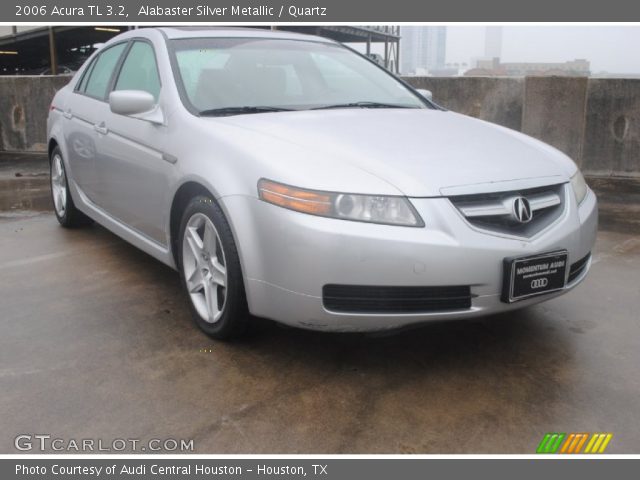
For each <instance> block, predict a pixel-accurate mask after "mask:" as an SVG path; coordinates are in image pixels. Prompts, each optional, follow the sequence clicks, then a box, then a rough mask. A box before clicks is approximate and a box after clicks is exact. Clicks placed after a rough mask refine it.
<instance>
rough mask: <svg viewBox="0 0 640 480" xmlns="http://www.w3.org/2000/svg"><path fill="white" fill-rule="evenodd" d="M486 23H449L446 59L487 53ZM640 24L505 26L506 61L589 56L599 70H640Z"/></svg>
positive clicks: (593, 67)
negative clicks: (458, 24) (632, 25)
mask: <svg viewBox="0 0 640 480" xmlns="http://www.w3.org/2000/svg"><path fill="white" fill-rule="evenodd" d="M484 34H485V27H482V26H453V27H447V59H446V61H447V63H468V64H469V63H470V62H471V61H472V58H474V57H482V56H483V55H484ZM639 49H640V27H624V26H619V27H599V26H593V27H591V26H585V27H580V26H558V27H555V26H554V27H542V26H541V27H535V26H532V27H528V26H508V27H507V26H505V27H502V61H503V62H564V61H566V60H573V59H575V58H586V59H587V60H589V61H590V62H591V71H592V72H593V73H598V72H601V71H607V72H609V73H634V74H639V73H640V51H639Z"/></svg>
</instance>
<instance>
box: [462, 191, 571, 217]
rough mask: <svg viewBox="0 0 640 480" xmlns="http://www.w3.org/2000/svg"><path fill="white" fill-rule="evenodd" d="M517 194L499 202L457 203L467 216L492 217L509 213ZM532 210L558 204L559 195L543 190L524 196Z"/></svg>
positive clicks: (559, 201)
mask: <svg viewBox="0 0 640 480" xmlns="http://www.w3.org/2000/svg"><path fill="white" fill-rule="evenodd" d="M518 196H519V195H512V196H509V197H507V198H505V199H504V200H502V201H501V202H500V201H498V202H487V203H469V204H465V203H461V204H459V205H457V207H458V209H459V210H460V211H461V212H462V214H463V215H464V216H465V217H467V218H469V217H492V216H495V215H511V210H512V204H513V200H514V199H515V198H517V197H518ZM526 198H527V200H529V204H530V205H531V210H532V211H534V212H535V211H537V210H542V209H545V208H549V207H554V206H556V205H560V203H561V200H560V195H558V194H557V193H553V192H543V193H539V194H534V195H531V196H528V197H526Z"/></svg>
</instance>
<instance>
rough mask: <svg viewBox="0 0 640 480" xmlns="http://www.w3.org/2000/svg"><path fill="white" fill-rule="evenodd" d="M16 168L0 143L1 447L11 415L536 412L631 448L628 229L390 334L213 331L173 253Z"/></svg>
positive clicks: (255, 427)
mask: <svg viewBox="0 0 640 480" xmlns="http://www.w3.org/2000/svg"><path fill="white" fill-rule="evenodd" d="M19 170H20V171H14V170H12V168H10V167H8V166H7V165H4V166H3V165H2V164H1V162H0V205H1V206H2V207H1V209H2V211H0V392H2V393H1V394H0V432H1V435H0V453H17V450H16V449H15V447H14V438H15V437H16V436H17V435H19V434H50V435H52V437H59V438H62V439H65V440H66V441H67V442H68V441H69V440H72V439H87V438H90V439H95V440H96V441H98V439H101V440H103V442H104V443H105V444H108V445H111V441H112V440H113V439H116V438H124V439H140V440H141V441H142V442H145V441H147V440H149V439H152V438H158V439H167V438H173V439H193V441H194V447H195V452H196V453H534V452H535V449H536V447H537V445H538V443H539V442H540V440H541V439H542V437H543V435H544V434H545V433H546V432H612V433H613V435H614V437H613V440H612V441H611V443H610V446H609V448H608V450H607V451H608V453H639V452H640V431H639V429H638V425H639V424H640V374H639V366H640V313H639V311H640V300H639V299H640V235H638V234H637V233H635V234H629V233H623V232H608V231H602V232H600V234H599V237H598V242H597V245H596V249H595V252H594V255H595V256H594V264H593V267H592V270H591V273H590V275H589V277H588V278H587V279H586V281H585V282H584V283H583V284H582V285H581V286H580V287H578V288H577V289H576V290H574V291H573V292H571V293H569V294H568V295H565V296H563V297H560V298H557V299H554V300H551V301H549V302H547V303H545V304H542V305H538V306H535V307H532V308H529V309H526V310H522V311H518V312H515V313H513V314H506V315H500V316H494V317H488V318H484V319H479V320H473V321H452V322H440V323H433V324H430V325H427V326H425V327H422V328H420V329H417V330H412V331H410V332H404V333H398V334H394V335H388V336H377V335H361V334H357V335H356V334H320V333H312V332H306V331H301V330H295V329H284V328H280V327H278V326H276V325H274V324H272V323H270V322H266V321H264V322H262V325H261V326H260V327H259V328H257V329H256V330H255V332H254V333H253V334H252V335H251V336H249V338H247V339H246V340H243V341H238V342H234V343H221V342H217V341H212V340H211V339H209V338H208V337H206V336H205V335H204V334H202V333H201V332H200V331H199V330H197V329H196V328H195V326H194V325H193V324H192V323H191V319H190V317H189V313H188V309H187V303H186V302H187V299H186V298H185V296H184V295H183V294H182V292H181V290H180V284H179V280H178V275H177V274H176V273H175V272H174V271H173V270H171V269H169V268H167V267H165V266H163V265H161V264H160V263H158V262H157V261H155V260H153V259H152V258H151V257H149V256H147V255H146V254H144V253H142V252H140V251H138V250H136V249H135V248H134V247H132V246H130V245H128V244H127V243H126V242H124V241H122V240H120V239H119V238H118V237H116V236H114V235H113V234H111V233H109V232H108V231H107V230H105V229H104V228H102V227H99V226H93V227H89V228H84V229H79V230H65V229H62V228H60V227H59V226H58V225H57V222H56V220H55V218H54V216H53V214H52V213H51V212H50V203H46V202H48V201H49V200H48V191H47V188H46V185H47V183H46V182H47V179H46V173H45V175H44V176H41V175H39V173H41V172H39V170H38V169H37V168H34V169H33V170H29V169H19ZM21 172H24V173H23V175H24V176H18V177H16V176H15V173H21ZM27 173H31V174H33V175H32V176H26V174H27ZM3 182H5V183H3ZM38 185H39V186H38ZM29 198H30V199H31V200H25V199H29ZM30 202H31V203H30ZM143 444H144V443H143ZM30 453H38V452H34V451H32V452H30ZM65 453H67V452H65ZM71 453H72V452H71Z"/></svg>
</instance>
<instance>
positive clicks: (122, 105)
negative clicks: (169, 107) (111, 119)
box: [109, 90, 163, 123]
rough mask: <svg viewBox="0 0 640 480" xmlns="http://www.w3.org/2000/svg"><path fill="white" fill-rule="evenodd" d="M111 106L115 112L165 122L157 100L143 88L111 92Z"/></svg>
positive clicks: (155, 121)
mask: <svg viewBox="0 0 640 480" xmlns="http://www.w3.org/2000/svg"><path fill="white" fill-rule="evenodd" d="M109 108H111V111H112V112H113V113H116V114H118V115H126V116H129V117H135V118H139V119H141V120H147V121H149V122H151V123H163V118H162V113H161V112H160V109H159V108H158V107H157V105H156V100H155V98H153V95H151V94H150V93H149V92H144V91H142V90H115V91H113V92H111V93H110V94H109Z"/></svg>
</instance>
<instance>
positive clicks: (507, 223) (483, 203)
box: [449, 184, 565, 238]
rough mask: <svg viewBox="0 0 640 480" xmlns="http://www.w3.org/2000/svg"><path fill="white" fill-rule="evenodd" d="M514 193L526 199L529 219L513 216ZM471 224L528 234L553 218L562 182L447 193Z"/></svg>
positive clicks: (559, 204) (560, 206) (557, 213)
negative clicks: (498, 189) (529, 186)
mask: <svg viewBox="0 0 640 480" xmlns="http://www.w3.org/2000/svg"><path fill="white" fill-rule="evenodd" d="M518 197H524V198H526V199H527V200H528V201H529V205H530V207H531V211H532V219H531V221H530V222H528V223H521V222H519V221H517V220H516V219H515V218H514V214H513V205H514V200H515V199H516V198H518ZM449 200H450V201H451V203H452V204H453V205H454V206H455V207H456V208H457V209H458V211H459V212H460V213H461V214H462V215H463V216H464V218H465V219H466V220H467V222H469V223H470V224H471V225H473V226H475V227H478V228H481V229H483V230H488V231H490V232H498V233H502V234H508V235H514V236H517V237H524V238H530V237H532V236H534V235H535V234H537V233H538V232H540V231H541V230H543V229H545V228H546V227H548V226H549V225H551V224H552V223H553V222H554V221H556V220H557V219H558V218H559V217H560V215H561V214H562V212H563V211H564V207H565V184H556V185H549V186H545V187H537V188H530V189H524V190H517V191H507V192H496V193H482V194H471V195H460V196H452V197H449Z"/></svg>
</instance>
